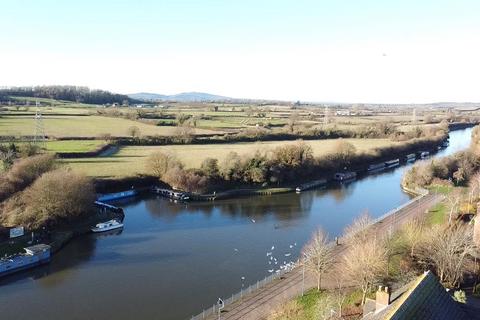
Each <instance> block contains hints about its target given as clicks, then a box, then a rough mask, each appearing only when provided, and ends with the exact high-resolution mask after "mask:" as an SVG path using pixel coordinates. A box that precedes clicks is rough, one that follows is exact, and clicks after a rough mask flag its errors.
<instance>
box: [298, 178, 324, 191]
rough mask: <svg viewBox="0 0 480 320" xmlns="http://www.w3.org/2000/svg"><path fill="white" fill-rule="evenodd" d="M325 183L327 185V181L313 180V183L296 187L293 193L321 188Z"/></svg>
mask: <svg viewBox="0 0 480 320" xmlns="http://www.w3.org/2000/svg"><path fill="white" fill-rule="evenodd" d="M326 183H327V180H325V179H320V180H315V181H312V182H309V183H304V184H302V185H300V186H298V187H297V188H295V191H296V192H297V193H300V192H302V191H305V190H308V189H312V188H316V187H319V186H323V185H325V184H326Z"/></svg>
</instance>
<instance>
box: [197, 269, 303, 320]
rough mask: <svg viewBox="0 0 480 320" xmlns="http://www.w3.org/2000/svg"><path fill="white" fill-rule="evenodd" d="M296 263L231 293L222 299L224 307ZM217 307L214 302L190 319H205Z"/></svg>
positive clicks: (277, 277) (213, 313)
mask: <svg viewBox="0 0 480 320" xmlns="http://www.w3.org/2000/svg"><path fill="white" fill-rule="evenodd" d="M296 265H297V263H295V264H294V265H292V266H291V267H289V268H286V269H283V270H279V271H278V272H275V273H272V274H271V275H269V276H267V277H265V278H264V279H262V280H259V281H257V282H256V283H253V284H252V285H250V286H248V287H247V288H245V289H242V290H240V291H239V292H237V293H235V294H232V296H231V297H228V298H226V299H223V302H224V307H226V306H228V305H231V304H232V303H234V302H236V301H239V300H241V299H242V298H243V297H244V296H246V295H248V294H250V293H252V292H254V291H255V290H258V289H260V288H262V287H265V286H266V285H267V284H269V283H271V282H273V281H274V280H276V279H279V278H281V277H282V276H284V275H285V274H287V273H288V272H290V271H292V270H293V269H294V268H295V266H296ZM218 308H219V307H218V306H217V305H216V304H214V305H212V306H211V307H210V308H208V309H205V310H203V311H202V312H201V313H199V314H197V315H196V316H192V317H191V320H199V319H205V318H207V317H208V316H211V315H216V314H218V313H219V309H218Z"/></svg>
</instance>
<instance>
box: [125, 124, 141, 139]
mask: <svg viewBox="0 0 480 320" xmlns="http://www.w3.org/2000/svg"><path fill="white" fill-rule="evenodd" d="M127 134H128V135H129V136H130V137H132V138H138V137H139V136H140V129H139V128H138V127H137V126H131V127H129V128H128V129H127Z"/></svg>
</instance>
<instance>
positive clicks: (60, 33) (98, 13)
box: [0, 0, 480, 102]
mask: <svg viewBox="0 0 480 320" xmlns="http://www.w3.org/2000/svg"><path fill="white" fill-rule="evenodd" d="M478 12H480V1H462V0H460V1H442V0H437V1H373V0H371V1H362V0H357V1H352V0H336V1H333V0H332V1H305V0H300V1H281V0H279V1H260V0H259V1H251V0H243V1H218V0H205V1H138V0H137V1H99V0H97V1H89V0H87V1H41V0H37V1H22V0H17V1H2V3H1V4H0V28H1V29H0V30H2V31H3V32H2V33H1V36H0V40H1V41H0V50H1V51H0V52H2V56H3V57H2V59H1V60H0V70H3V71H1V72H0V85H37V84H77V85H88V86H90V87H94V88H103V89H108V90H112V91H116V92H122V93H129V92H136V91H153V92H159V93H175V92H180V91H208V92H212V93H217V94H222V95H228V96H234V97H249V98H271V99H286V100H314V101H346V102H428V101H445V100H451V101H452V100H456V101H467V100H470V101H473V100H476V101H480V90H477V89H476V85H474V83H473V82H474V81H475V78H476V75H478V74H479V72H480V66H479V64H480V63H479V62H478V61H477V60H478V58H477V57H478V56H479V53H480V48H479V47H480V41H479V40H480V22H479V21H480V20H479V19H478Z"/></svg>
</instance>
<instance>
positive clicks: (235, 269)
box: [0, 129, 471, 320]
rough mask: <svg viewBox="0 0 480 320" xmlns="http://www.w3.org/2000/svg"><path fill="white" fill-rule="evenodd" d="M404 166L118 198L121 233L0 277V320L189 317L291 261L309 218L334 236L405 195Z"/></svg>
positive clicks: (459, 142)
mask: <svg viewBox="0 0 480 320" xmlns="http://www.w3.org/2000/svg"><path fill="white" fill-rule="evenodd" d="M470 135H471V129H465V130H459V131H454V132H451V133H450V146H449V147H448V148H446V149H444V150H442V151H440V152H438V153H437V154H436V155H435V156H444V155H448V154H451V153H453V152H456V151H459V150H462V149H465V148H466V147H468V145H469V143H470ZM406 168H408V166H401V167H397V168H395V169H394V170H391V171H384V172H381V173H379V174H376V175H370V176H367V177H365V178H362V179H359V180H358V181H355V182H353V183H350V184H347V185H342V186H340V185H333V186H331V187H329V188H328V189H325V190H311V191H306V192H302V193H301V194H295V193H289V194H281V195H272V196H258V197H251V198H241V199H231V200H222V201H215V202H202V203H188V204H175V203H172V202H170V201H169V200H166V199H163V198H157V197H156V196H151V197H147V198H143V199H133V200H128V201H123V202H118V203H116V204H117V205H119V206H122V207H123V208H124V210H125V221H124V223H125V228H124V229H123V231H122V232H117V234H109V235H93V234H92V235H87V236H82V237H79V238H76V239H74V240H73V241H72V242H71V243H69V244H68V245H67V246H66V247H65V248H64V249H63V250H61V251H60V252H59V253H58V254H57V255H55V256H54V258H53V260H52V262H51V263H50V264H49V265H46V266H44V267H40V268H37V269H35V270H32V271H27V272H24V273H21V274H18V275H14V276H11V277H8V278H5V279H3V280H0V318H1V319H36V320H39V319H49V320H56V319H186V318H189V317H190V316H192V315H194V314H196V313H198V312H201V311H202V309H203V308H206V307H208V306H211V305H212V304H213V303H215V302H216V300H217V298H218V297H224V298H225V297H228V296H230V295H231V294H233V293H235V292H237V291H239V290H240V289H241V287H242V285H243V286H245V287H247V286H248V285H249V284H252V283H254V282H256V281H257V280H260V279H263V278H264V277H265V276H267V275H269V270H271V269H274V268H277V269H278V266H279V265H280V264H283V263H284V261H285V262H286V263H288V262H289V261H290V260H295V259H296V258H297V257H298V254H299V251H300V250H301V247H302V245H304V244H305V242H306V241H308V239H309V237H310V235H311V233H312V232H313V231H314V230H315V229H316V228H318V227H319V226H321V227H322V228H323V229H324V230H326V231H327V232H328V233H329V235H330V236H331V237H334V236H335V235H339V234H341V233H342V231H343V229H344V227H345V226H346V225H348V224H349V223H350V222H351V221H352V220H353V219H354V218H355V217H356V216H358V215H359V214H361V213H362V211H364V210H368V211H369V212H370V214H371V215H372V216H373V217H378V216H380V215H382V214H384V213H385V212H387V211H389V210H390V209H393V208H395V207H397V206H398V205H401V204H403V203H405V202H407V201H408V200H409V199H410V196H409V195H407V194H405V193H404V192H403V191H402V190H401V188H400V181H401V177H402V175H403V172H404V171H405V169H406ZM272 247H274V249H273V250H272ZM267 252H272V256H274V257H275V258H276V259H277V261H278V264H277V265H275V264H274V263H272V264H269V263H268V262H269V261H271V260H270V259H269V257H267V256H266V253H267ZM285 255H287V256H288V257H287V256H285ZM242 278H244V279H242Z"/></svg>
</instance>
